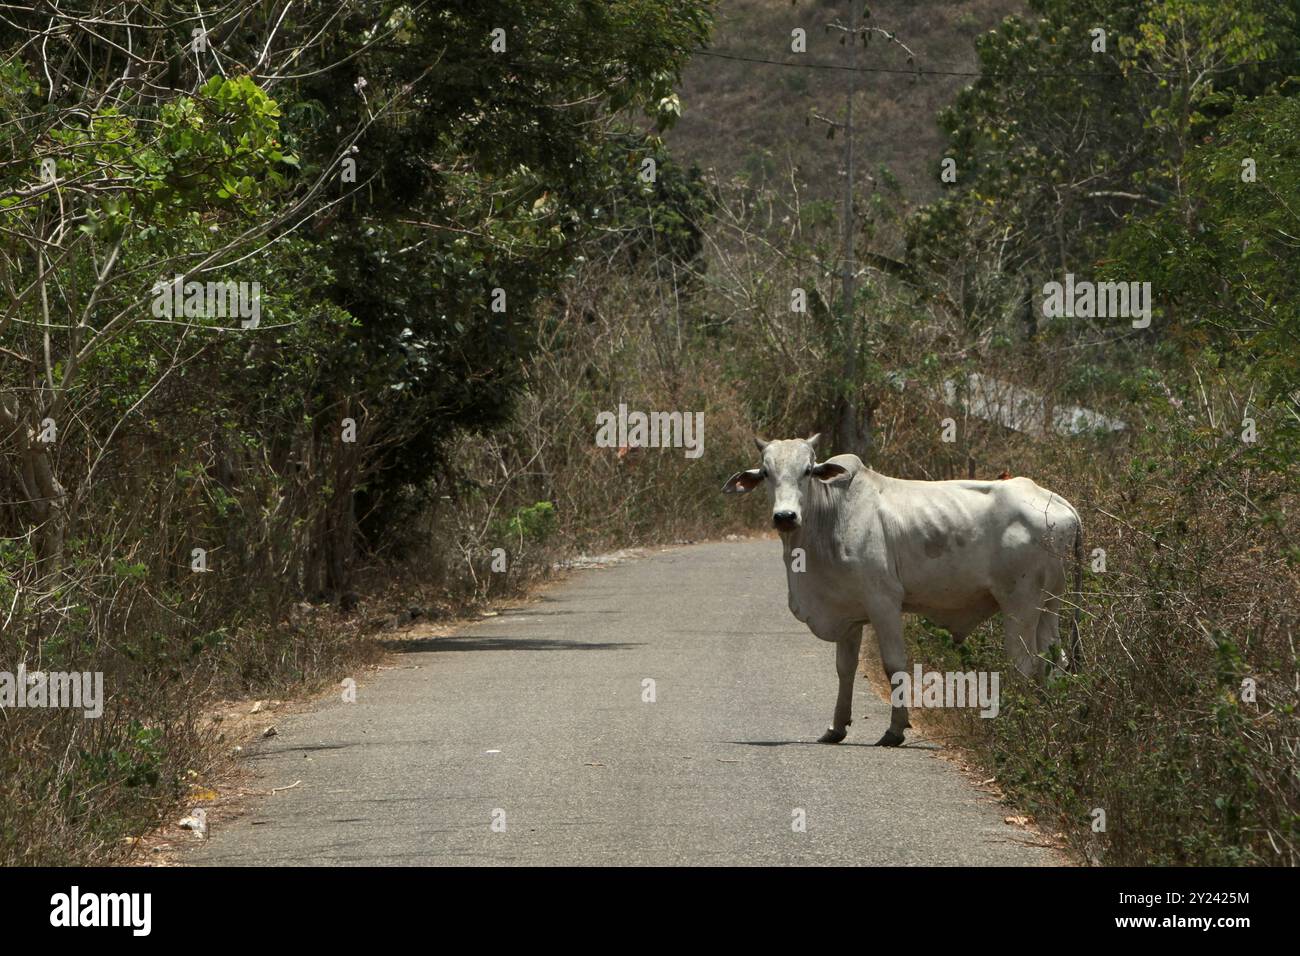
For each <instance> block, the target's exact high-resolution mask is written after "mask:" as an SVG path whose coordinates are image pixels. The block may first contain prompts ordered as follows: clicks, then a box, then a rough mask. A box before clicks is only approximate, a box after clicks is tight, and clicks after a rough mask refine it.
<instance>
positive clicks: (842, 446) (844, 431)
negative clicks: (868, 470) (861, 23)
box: [836, 0, 867, 458]
mask: <svg viewBox="0 0 1300 956" xmlns="http://www.w3.org/2000/svg"><path fill="white" fill-rule="evenodd" d="M860 2H861V0H849V26H848V36H847V37H846V40H847V41H848V44H849V78H848V86H849V91H848V103H847V106H846V108H845V111H844V248H843V249H842V250H841V252H840V263H841V264H840V269H841V270H842V272H841V278H840V282H841V285H842V288H841V290H840V301H841V309H842V312H843V315H842V318H841V322H842V323H843V325H842V328H843V329H844V339H845V343H846V345H847V346H848V347H847V348H846V349H845V350H844V391H843V392H842V393H841V395H840V406H841V407H840V409H839V421H838V422H837V423H836V425H837V428H836V430H837V431H838V432H839V434H838V435H837V436H836V437H837V439H838V444H839V451H840V454H846V453H853V452H856V453H858V454H859V455H861V456H862V457H863V458H866V457H867V455H866V451H867V450H866V449H865V448H859V447H858V443H859V441H860V440H861V437H862V436H861V431H860V428H859V423H858V407H857V406H858V403H857V401H856V400H855V399H854V396H853V390H854V389H856V388H857V382H858V334H857V332H858V329H857V318H856V316H855V315H854V309H853V299H854V294H855V292H856V289H855V285H856V283H855V282H854V281H853V280H854V279H855V278H856V276H855V275H854V271H855V264H854V261H853V98H854V96H855V95H856V94H857V92H858V41H859V40H860V39H861V37H860V35H859V33H858V30H857V19H858V13H857V5H858V3H860Z"/></svg>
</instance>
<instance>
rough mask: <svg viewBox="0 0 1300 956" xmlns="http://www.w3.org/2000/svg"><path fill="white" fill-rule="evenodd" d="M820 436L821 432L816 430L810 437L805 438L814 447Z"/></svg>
mask: <svg viewBox="0 0 1300 956" xmlns="http://www.w3.org/2000/svg"><path fill="white" fill-rule="evenodd" d="M821 437H822V433H821V432H818V433H817V434H816V435H813V436H812V438H808V439H806V441H807V442H808V444H810V445H812V446H814V447H816V445H817V442H818V440H819V439H820V438H821Z"/></svg>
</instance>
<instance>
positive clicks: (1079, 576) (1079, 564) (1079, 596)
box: [1069, 510, 1083, 673]
mask: <svg viewBox="0 0 1300 956" xmlns="http://www.w3.org/2000/svg"><path fill="white" fill-rule="evenodd" d="M1082 613H1083V519H1082V518H1080V517H1079V512H1078V511H1077V510H1076V511H1075V513H1074V620H1073V621H1072V622H1071V625H1070V627H1071V633H1070V667H1069V670H1070V671H1071V672H1072V673H1077V672H1078V670H1079V649H1080V641H1079V617H1080V615H1082Z"/></svg>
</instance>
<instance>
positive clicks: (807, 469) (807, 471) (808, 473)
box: [803, 465, 812, 475]
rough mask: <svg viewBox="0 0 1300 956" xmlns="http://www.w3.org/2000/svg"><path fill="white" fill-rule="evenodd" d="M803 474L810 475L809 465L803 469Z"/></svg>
mask: <svg viewBox="0 0 1300 956" xmlns="http://www.w3.org/2000/svg"><path fill="white" fill-rule="evenodd" d="M803 473H804V474H805V475H811V474H812V465H809V466H808V467H807V468H805V469H804V470H803Z"/></svg>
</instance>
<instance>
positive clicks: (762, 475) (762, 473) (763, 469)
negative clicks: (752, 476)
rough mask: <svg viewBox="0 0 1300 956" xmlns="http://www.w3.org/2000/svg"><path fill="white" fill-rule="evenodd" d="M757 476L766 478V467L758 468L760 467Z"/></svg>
mask: <svg viewBox="0 0 1300 956" xmlns="http://www.w3.org/2000/svg"><path fill="white" fill-rule="evenodd" d="M758 477H760V478H766V477H767V469H766V468H760V469H759V470H758Z"/></svg>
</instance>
